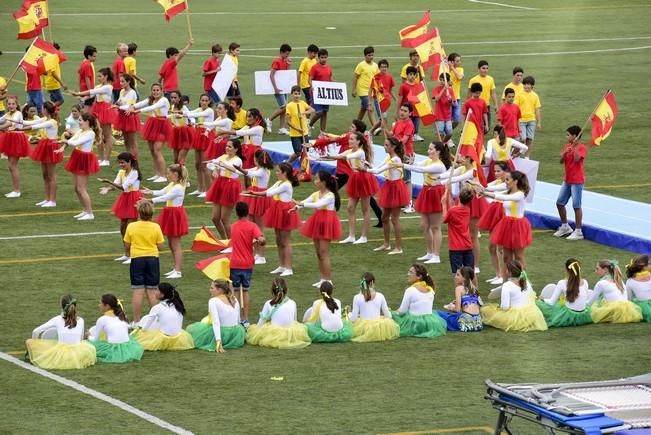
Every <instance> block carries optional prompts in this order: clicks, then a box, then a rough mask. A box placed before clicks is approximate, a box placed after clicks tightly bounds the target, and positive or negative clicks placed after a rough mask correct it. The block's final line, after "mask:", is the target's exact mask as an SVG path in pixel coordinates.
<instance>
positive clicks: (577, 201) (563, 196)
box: [556, 181, 583, 209]
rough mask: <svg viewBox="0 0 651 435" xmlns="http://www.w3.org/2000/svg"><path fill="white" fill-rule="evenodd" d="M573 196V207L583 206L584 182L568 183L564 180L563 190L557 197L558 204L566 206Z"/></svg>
mask: <svg viewBox="0 0 651 435" xmlns="http://www.w3.org/2000/svg"><path fill="white" fill-rule="evenodd" d="M570 196H571V197H572V208H574V209H578V208H581V197H582V196H583V184H568V183H566V182H565V181H563V184H561V190H560V191H559V192H558V198H557V199H556V204H557V205H562V206H565V205H566V204H567V203H568V201H569V200H570Z"/></svg>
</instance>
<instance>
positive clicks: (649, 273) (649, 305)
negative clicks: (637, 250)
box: [626, 255, 651, 322]
mask: <svg viewBox="0 0 651 435" xmlns="http://www.w3.org/2000/svg"><path fill="white" fill-rule="evenodd" d="M626 276H627V277H628V280H627V281H626V291H627V293H628V297H629V299H630V300H631V301H633V303H634V304H636V305H637V306H638V307H640V308H641V309H642V316H643V317H644V321H645V322H651V270H649V256H648V255H638V256H636V257H635V258H633V259H632V260H631V262H630V264H629V265H628V266H626Z"/></svg>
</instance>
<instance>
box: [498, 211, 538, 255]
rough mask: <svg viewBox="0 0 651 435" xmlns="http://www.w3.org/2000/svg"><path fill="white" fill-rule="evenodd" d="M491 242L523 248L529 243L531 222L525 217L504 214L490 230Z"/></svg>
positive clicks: (508, 246)
mask: <svg viewBox="0 0 651 435" xmlns="http://www.w3.org/2000/svg"><path fill="white" fill-rule="evenodd" d="M490 240H491V243H492V244H493V245H500V246H503V247H505V248H507V249H523V248H526V247H527V246H529V245H531V241H532V235H531V224H530V223H529V220H528V219H527V218H514V217H510V216H504V217H503V218H502V219H501V220H500V221H499V222H498V223H497V225H495V228H493V231H492V232H491V238H490Z"/></svg>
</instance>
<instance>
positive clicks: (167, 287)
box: [158, 282, 185, 316]
mask: <svg viewBox="0 0 651 435" xmlns="http://www.w3.org/2000/svg"><path fill="white" fill-rule="evenodd" d="M158 290H159V291H160V292H161V293H162V294H163V300H162V301H161V302H166V303H167V304H168V305H174V308H175V309H176V311H178V312H179V313H180V314H181V315H182V316H183V315H185V305H183V301H182V300H181V295H180V294H179V292H178V291H177V290H176V287H174V286H173V285H172V284H170V283H167V282H161V283H160V284H158Z"/></svg>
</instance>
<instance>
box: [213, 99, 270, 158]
mask: <svg viewBox="0 0 651 435" xmlns="http://www.w3.org/2000/svg"><path fill="white" fill-rule="evenodd" d="M263 125H264V118H263V117H262V113H261V112H260V111H259V110H258V109H255V108H253V109H249V110H248V111H247V112H246V127H244V128H241V129H239V130H222V131H221V132H219V133H218V135H221V136H223V135H231V136H237V137H241V138H243V139H242V155H243V156H244V166H243V167H244V169H249V168H252V167H253V166H255V163H254V159H253V156H254V155H255V152H256V151H257V150H259V149H260V148H261V147H262V138H263V136H264V127H263Z"/></svg>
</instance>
